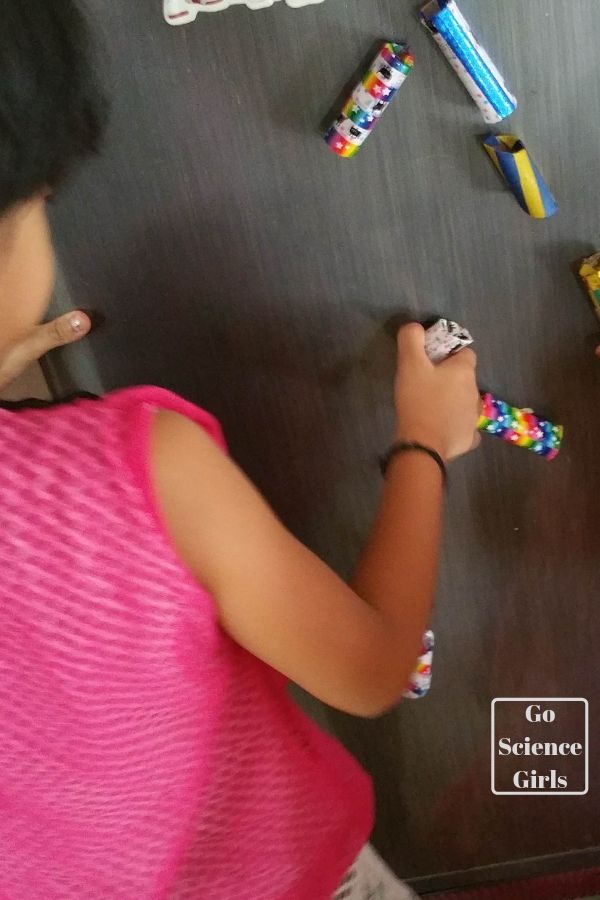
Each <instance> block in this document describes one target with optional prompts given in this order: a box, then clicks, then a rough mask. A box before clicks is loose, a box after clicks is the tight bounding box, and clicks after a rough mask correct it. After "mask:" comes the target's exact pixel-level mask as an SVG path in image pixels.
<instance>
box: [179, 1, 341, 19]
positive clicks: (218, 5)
mask: <svg viewBox="0 0 600 900" xmlns="http://www.w3.org/2000/svg"><path fill="white" fill-rule="evenodd" d="M285 2H286V3H287V5H288V6H291V7H294V8H295V9H296V8H298V7H300V6H308V5H309V4H312V3H322V2H323V0H285ZM239 3H245V4H246V6H247V7H248V8H249V9H264V8H265V7H267V6H273V3H274V0H163V12H164V17H165V22H167V23H168V24H169V25H187V23H188V22H193V21H194V19H195V18H196V16H197V15H198V13H201V12H220V11H221V10H222V9H227V7H228V6H233V5H234V4H239Z"/></svg>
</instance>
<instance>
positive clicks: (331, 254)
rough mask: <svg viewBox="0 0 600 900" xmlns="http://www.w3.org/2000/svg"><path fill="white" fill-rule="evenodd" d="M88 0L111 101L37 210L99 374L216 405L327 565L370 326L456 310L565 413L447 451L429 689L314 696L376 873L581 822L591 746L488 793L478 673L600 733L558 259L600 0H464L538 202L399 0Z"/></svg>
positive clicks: (385, 419) (590, 215)
mask: <svg viewBox="0 0 600 900" xmlns="http://www.w3.org/2000/svg"><path fill="white" fill-rule="evenodd" d="M91 5H92V7H93V10H94V13H95V16H96V19H97V22H98V27H99V30H100V31H101V32H102V33H103V34H104V36H105V39H106V45H107V49H106V56H107V64H108V68H109V70H110V80H111V84H112V90H113V94H114V112H113V118H112V124H111V128H110V133H109V136H108V141H107V147H106V152H105V154H104V156H103V158H102V159H100V160H98V161H95V162H94V163H92V164H91V165H90V166H89V168H87V169H86V170H85V171H84V172H83V173H82V174H81V175H80V176H79V177H78V178H77V179H76V181H75V182H74V183H73V184H72V186H71V187H70V188H69V189H68V191H67V193H66V195H65V196H64V197H63V198H62V199H61V200H60V202H59V203H58V204H57V208H56V212H55V216H54V221H55V231H56V236H57V239H58V244H59V249H60V256H61V260H62V263H63V266H64V269H65V275H66V281H67V285H68V289H69V292H70V293H71V295H72V296H74V297H75V298H77V302H78V303H79V304H81V305H83V306H90V307H93V308H97V309H100V310H102V311H103V312H104V314H105V315H106V317H107V322H106V325H105V327H104V328H103V329H102V330H101V331H100V332H99V333H98V334H97V335H96V336H94V337H93V338H92V339H91V340H90V342H89V343H88V344H87V350H86V353H87V354H88V359H87V366H88V373H89V372H90V371H91V369H90V360H91V356H90V355H93V358H94V360H95V364H96V367H97V370H98V372H97V374H98V376H99V378H100V380H101V382H102V383H103V384H104V386H105V387H106V388H113V387H116V386H120V385H125V384H130V383H135V382H153V383H157V384H161V385H164V386H166V387H168V388H172V389H174V390H176V391H179V392H180V393H183V394H184V395H186V396H188V397H190V398H192V399H193V400H195V401H197V402H198V403H200V404H202V405H204V406H206V407H207V408H208V409H210V410H212V411H213V412H214V413H215V414H216V415H217V416H219V418H220V419H221V421H222V423H223V425H224V428H225V432H226V434H227V437H228V439H229V442H230V445H231V449H232V452H233V454H234V456H235V457H236V459H237V460H238V461H239V462H240V463H241V464H242V465H243V466H244V468H245V469H246V470H247V471H248V473H249V474H250V475H251V476H252V477H253V478H254V479H255V481H256V482H257V483H258V485H259V486H260V487H261V488H262V489H263V491H264V492H265V494H266V495H267V497H268V498H269V499H270V500H271V502H272V503H273V505H274V506H275V508H276V510H277V511H278V512H279V513H280V515H281V516H282V517H283V518H284V520H285V521H286V523H287V524H288V525H289V526H290V527H291V528H292V529H293V530H294V531H295V532H296V533H297V534H298V535H299V536H300V537H301V538H303V539H304V540H305V541H306V542H307V543H308V544H309V545H310V546H311V547H312V548H313V549H315V550H316V551H317V552H319V553H320V554H321V555H322V556H323V557H324V558H325V559H326V560H328V561H329V562H330V563H331V564H332V565H333V566H334V567H335V568H336V569H337V570H339V571H340V572H342V573H347V572H348V571H349V570H350V567H351V566H352V563H353V562H354V560H355V558H356V556H357V553H358V551H359V548H360V546H361V542H362V541H363V539H364V537H365V534H366V532H367V529H368V525H369V522H370V519H371V516H372V514H373V510H374V504H375V501H376V496H377V490H378V477H377V471H376V469H375V466H374V463H375V457H376V454H377V452H378V451H380V450H381V449H382V448H383V447H384V446H385V444H386V443H387V441H388V438H389V437H390V429H391V422H392V387H391V385H392V375H393V363H394V351H393V345H392V342H391V341H390V339H389V338H388V337H387V336H386V334H385V332H384V330H383V327H382V326H383V323H384V322H385V321H386V320H387V319H388V318H389V317H390V316H391V315H392V314H394V313H396V312H398V311H404V312H408V313H410V314H412V315H414V316H417V317H422V316H425V315H427V314H430V313H432V312H436V311H439V312H443V313H444V314H447V315H449V316H451V317H453V318H456V319H457V320H458V321H460V322H462V323H464V324H465V325H466V326H467V327H468V328H469V329H470V330H471V331H472V333H473V334H474V335H475V336H476V338H477V349H478V351H479V356H480V372H481V376H480V377H481V383H482V385H485V386H487V387H490V388H493V389H494V390H495V391H496V393H498V394H499V395H503V396H504V397H505V398H506V399H507V400H509V401H512V402H514V403H517V404H521V405H527V404H530V405H532V406H534V407H535V408H536V409H537V410H539V411H542V412H547V413H550V414H552V415H554V417H555V418H557V419H558V420H562V421H563V422H564V423H565V425H566V429H567V440H566V444H565V449H564V452H563V454H562V456H561V457H560V458H559V459H558V460H557V461H555V462H553V463H547V462H545V461H543V460H540V459H537V458H536V457H534V456H533V455H532V454H529V453H527V452H525V451H521V450H517V449H513V448H511V447H507V446H505V445H503V444H502V443H500V442H497V441H494V440H493V439H486V440H485V441H484V446H483V448H482V449H481V451H480V452H478V453H476V454H473V455H472V456H471V457H469V458H468V459H465V460H464V461H461V462H459V463H457V464H456V465H455V466H454V467H453V470H452V476H451V490H450V495H449V502H448V516H447V528H446V538H445V544H444V551H443V563H442V572H441V579H440V589H439V596H438V601H437V607H436V612H435V622H434V625H435V628H436V632H437V638H438V647H437V651H436V658H435V686H434V689H433V691H432V693H431V695H430V697H429V698H428V699H427V700H424V701H421V702H417V703H414V704H411V703H404V704H403V705H402V706H401V707H400V708H399V710H398V711H397V712H394V713H393V714H390V715H389V716H387V717H385V718H383V719H381V720H380V721H375V722H362V721H358V720H355V719H350V718H349V717H345V716H343V715H341V714H339V715H338V714H334V713H332V714H331V716H330V721H331V723H332V724H333V726H334V727H335V729H336V731H337V732H338V733H339V734H340V735H341V736H342V737H343V738H344V740H345V741H346V743H347V744H348V746H349V747H351V748H352V750H353V751H354V752H355V753H356V754H357V755H358V756H359V758H360V759H361V760H362V761H363V762H364V763H365V765H366V766H367V767H368V768H369V769H370V771H371V772H372V773H373V776H374V779H375V784H376V788H377V794H378V822H377V827H376V831H375V842H376V844H377V846H378V847H379V848H380V850H381V851H382V852H383V853H384V855H385V856H386V858H387V859H388V860H389V861H390V862H391V863H392V864H393V865H394V867H395V869H396V871H397V872H398V873H399V874H402V875H404V876H425V875H433V874H435V873H444V872H452V871H454V872H456V871H457V870H464V869H468V868H470V867H475V866H488V865H491V864H494V863H501V862H505V861H508V860H519V859H524V858H528V857H536V856H541V855H549V854H560V853H564V852H566V851H570V850H580V849H583V848H586V847H591V846H595V845H597V844H599V843H600V823H599V821H598V815H597V809H598V802H599V799H600V798H599V795H598V781H597V771H596V766H595V765H594V762H595V757H594V756H592V765H591V789H590V793H589V795H588V796H587V797H570V798H568V797H565V798H560V799H558V798H554V797H550V798H518V797H517V798H515V797H494V796H492V794H491V793H490V790H489V704H490V700H491V699H492V698H493V697H494V696H529V695H532V696H533V695H542V696H566V697H568V696H584V697H587V698H589V700H590V703H591V710H592V715H591V724H592V748H594V747H597V746H598V743H597V738H598V733H597V730H598V729H597V721H596V714H595V713H596V710H597V708H598V707H597V703H598V699H599V693H600V675H599V673H598V665H597V661H596V654H597V647H598V645H599V638H600V634H599V631H600V629H599V624H598V614H597V612H596V603H597V599H598V597H599V595H600V566H599V562H598V555H599V554H598V552H597V543H598V534H599V533H600V510H599V500H598V498H599V492H598V486H599V485H598V481H599V476H598V463H597V456H596V446H597V443H598V437H599V426H598V418H597V408H598V402H599V399H600V397H599V390H598V389H599V385H600V364H599V363H596V362H595V360H594V358H593V354H592V352H591V346H592V344H591V343H590V337H591V335H592V334H593V332H594V330H595V322H594V318H593V315H592V313H591V312H590V309H589V307H588V304H587V302H586V300H585V297H584V294H583V293H582V292H581V291H580V289H579V287H578V285H577V283H576V282H575V280H574V278H573V276H572V274H571V272H570V268H569V266H570V263H571V262H572V261H573V260H574V259H575V258H576V257H578V256H581V255H582V254H583V253H584V252H586V251H588V250H591V249H593V248H594V247H595V246H596V245H600V204H599V197H598V191H597V184H598V180H599V179H598V147H599V139H600V92H599V89H598V74H597V65H598V63H597V60H598V54H597V48H598V46H599V45H600V20H599V17H598V7H597V0H570V2H568V3H567V2H564V0H529V2H528V3H523V2H522V0H502V2H496V3H491V2H489V0H488V2H487V3H480V4H477V3H475V0H463V2H462V4H461V8H462V10H463V12H464V13H465V14H466V16H467V17H468V18H469V19H470V20H471V21H472V24H473V26H474V27H475V28H476V31H477V32H478V33H479V34H480V35H481V37H482V39H483V42H484V44H485V45H486V46H487V48H488V50H489V51H490V53H491V55H492V57H493V58H494V59H495V60H496V61H497V63H498V65H499V66H500V68H501V69H502V70H503V72H504V73H505V74H506V77H507V81H508V83H509V86H510V87H511V88H512V89H513V91H514V92H515V93H516V95H517V97H518V99H519V104H520V105H519V110H518V111H517V113H516V114H515V115H514V116H513V117H512V119H511V120H509V122H508V123H506V127H505V128H504V130H506V131H511V132H513V133H516V134H518V135H519V136H520V137H522V138H523V139H524V140H525V142H526V144H527V146H528V148H529V150H530V152H531V155H532V157H533V158H534V159H535V160H536V162H537V163H538V165H539V167H540V169H541V171H542V172H543V173H544V175H545V177H546V179H547V181H548V183H549V184H550V186H551V187H552V190H553V191H554V193H555V195H556V197H557V199H558V201H559V204H560V210H559V213H558V215H557V216H556V217H555V218H553V219H551V220H549V221H542V222H538V221H534V220H532V219H529V218H528V217H527V216H526V215H525V214H524V213H523V212H522V211H521V210H520V208H519V207H518V206H517V204H516V203H515V201H514V199H513V198H512V196H511V194H510V193H509V192H508V191H505V190H504V189H503V187H502V185H501V183H500V181H499V179H498V176H497V174H496V172H495V171H494V169H493V167H492V166H491V164H490V162H489V161H488V159H487V158H486V156H485V153H484V152H483V150H482V149H481V148H480V146H479V144H478V137H479V136H481V135H482V134H484V133H485V132H486V130H489V129H486V126H485V124H484V123H483V121H482V120H481V118H480V116H479V113H478V111H477V109H476V108H475V106H474V105H473V104H472V103H471V101H470V100H469V98H468V97H467V95H466V94H465V93H464V90H463V88H462V86H461V85H460V83H459V82H458V80H457V79H456V77H455V75H454V74H453V73H452V72H451V70H450V69H449V67H448V66H447V63H446V62H445V61H444V60H443V58H442V56H441V54H440V53H439V51H438V50H437V48H436V47H435V46H434V44H433V42H432V41H431V38H430V37H429V36H428V35H427V34H426V32H425V31H424V30H423V29H422V28H421V26H420V25H419V24H418V22H417V20H416V17H415V7H414V4H413V3H412V2H411V3H408V2H404V0H396V2H395V3H392V2H387V0H369V2H366V0H363V2H360V0H325V3H324V4H323V5H322V6H317V7H309V8H306V9H303V10H299V11H293V10H290V9H288V8H287V7H286V6H285V5H284V4H283V3H278V4H276V6H275V7H274V8H273V9H270V10H266V11H261V12H249V11H247V10H245V9H231V10H229V11H227V12H224V13H219V14H215V15H201V16H200V17H199V18H198V20H197V22H196V23H195V24H194V25H190V26H187V27H184V28H181V29H175V28H169V27H168V26H167V25H165V24H164V23H163V22H162V21H161V18H160V9H159V3H158V2H156V3H149V2H147V0H129V2H126V3H118V4H116V3H113V2H108V0H91ZM392 36H397V37H405V38H407V39H408V40H409V41H410V43H411V44H412V46H413V47H414V50H415V54H416V67H415V71H414V72H413V73H412V74H411V75H410V76H409V79H408V81H407V82H406V84H405V85H404V87H403V88H402V90H401V92H400V94H399V96H398V97H397V98H396V99H395V100H394V102H393V104H392V106H391V107H390V109H389V110H388V111H387V112H386V114H385V117H384V119H383V120H382V122H381V125H380V126H379V128H378V132H377V133H376V134H375V135H373V136H372V137H371V138H370V139H369V141H368V143H367V145H366V146H365V147H364V148H363V149H362V150H361V152H360V153H359V154H358V156H357V157H356V158H355V159H354V160H341V159H338V158H336V157H335V156H334V155H333V154H331V153H330V152H329V151H328V150H327V149H326V147H325V146H324V144H323V143H322V141H321V140H320V138H319V136H318V133H317V128H318V126H319V123H320V122H321V120H322V119H323V117H324V116H325V115H326V114H327V112H328V110H329V109H330V107H331V104H332V103H333V101H334V99H335V97H336V95H338V94H339V92H340V91H341V90H342V89H343V87H344V84H345V83H346V81H347V80H348V79H349V78H350V77H351V75H352V73H353V72H354V71H355V70H356V67H357V65H358V64H359V62H360V61H361V59H363V58H365V57H366V56H368V53H369V52H370V50H371V48H372V47H373V45H374V42H375V41H376V40H377V39H378V38H381V37H392ZM499 130H500V129H499ZM78 352H80V353H81V352H82V351H81V350H79V351H78ZM72 361H73V357H69V356H68V355H67V356H65V357H63V362H66V364H67V365H69V364H70V363H71V365H72ZM75 369H77V365H75ZM89 377H91V376H89ZM94 378H96V376H94ZM85 380H86V378H84V381H85ZM80 386H81V387H86V386H88V385H87V384H81V385H80ZM594 736H595V739H596V740H595V743H594ZM521 874H522V873H521ZM455 881H456V878H455V876H452V877H450V876H449V877H448V879H447V881H446V883H448V884H449V883H454V882H455ZM441 883H444V880H443V879H442V882H441ZM439 884H440V882H439V880H438V882H437V883H436V886H439Z"/></svg>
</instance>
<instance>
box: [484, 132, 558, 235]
mask: <svg viewBox="0 0 600 900" xmlns="http://www.w3.org/2000/svg"><path fill="white" fill-rule="evenodd" d="M483 146H484V148H485V150H486V152H487V154H488V156H489V157H490V159H491V160H492V162H493V163H494V165H495V166H496V168H497V169H498V171H499V173H500V175H501V176H502V178H503V179H504V181H505V182H506V184H507V185H508V187H509V188H510V190H511V191H512V192H513V194H514V195H515V198H516V200H517V203H518V204H519V206H520V207H521V209H524V210H525V212H526V213H528V214H529V215H530V216H533V218H534V219H547V218H548V217H549V216H553V215H554V213H555V212H556V210H557V209H558V204H557V202H556V200H555V199H554V197H553V196H552V194H551V193H550V190H549V189H548V186H547V185H546V182H545V181H544V179H543V178H542V176H541V174H540V171H539V169H538V167H537V166H536V164H535V163H534V162H533V160H532V159H531V158H530V157H529V154H528V153H527V150H526V149H525V145H524V144H523V142H522V141H520V140H519V139H518V138H517V137H515V135H514V134H488V136H487V137H486V138H484V139H483Z"/></svg>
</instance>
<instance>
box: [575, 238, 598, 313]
mask: <svg viewBox="0 0 600 900" xmlns="http://www.w3.org/2000/svg"><path fill="white" fill-rule="evenodd" d="M578 274H579V277H580V278H581V280H582V282H583V285H584V287H585V289H586V291H587V292H588V295H589V298H590V300H591V301H592V305H593V307H594V312H595V313H596V315H597V316H598V317H599V318H600V251H599V252H598V253H594V254H593V255H592V256H587V257H586V258H585V259H582V260H581V262H580V264H579V268H578Z"/></svg>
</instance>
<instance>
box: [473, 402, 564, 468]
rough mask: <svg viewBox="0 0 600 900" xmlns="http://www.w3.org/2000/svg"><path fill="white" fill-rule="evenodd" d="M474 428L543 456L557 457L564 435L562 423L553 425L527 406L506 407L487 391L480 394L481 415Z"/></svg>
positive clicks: (548, 457) (506, 404)
mask: <svg viewBox="0 0 600 900" xmlns="http://www.w3.org/2000/svg"><path fill="white" fill-rule="evenodd" d="M477 427H478V428H479V430H480V431H485V432H486V433H487V434H493V435H495V436H496V437H499V438H502V440H503V441H508V443H509V444H515V446H517V447H525V448H526V449H527V450H531V451H532V452H533V453H537V455H538V456H543V457H544V458H545V459H554V458H555V457H556V456H558V453H559V450H560V446H561V443H562V439H563V436H564V428H563V426H562V425H554V424H553V423H552V422H549V421H548V420H547V419H541V418H540V417H539V416H536V415H535V413H534V412H533V410H531V409H518V408H517V407H516V406H509V404H508V403H505V402H504V401H503V400H498V399H497V398H496V397H494V396H493V394H489V393H487V394H483V396H482V408H481V416H480V419H479V424H478V426H477Z"/></svg>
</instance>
